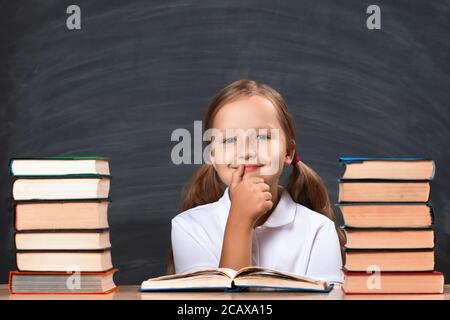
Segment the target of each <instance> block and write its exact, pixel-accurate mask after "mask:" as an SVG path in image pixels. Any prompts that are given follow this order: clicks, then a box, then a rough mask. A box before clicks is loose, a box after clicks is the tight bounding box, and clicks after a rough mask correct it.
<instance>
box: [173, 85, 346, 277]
mask: <svg viewBox="0 0 450 320" xmlns="http://www.w3.org/2000/svg"><path fill="white" fill-rule="evenodd" d="M254 95H258V96H261V97H264V98H266V99H268V100H269V101H271V102H272V104H273V105H274V107H275V109H276V110H277V114H278V120H279V122H280V124H281V126H282V129H283V131H284V133H285V136H286V141H287V143H288V144H290V146H295V141H296V138H295V128H294V121H293V118H292V115H291V114H290V113H289V111H288V107H287V104H286V102H285V101H284V99H283V97H282V96H281V95H280V94H279V93H278V92H277V91H276V90H274V89H272V88H271V87H269V86H268V85H265V84H262V83H259V82H256V81H253V80H245V79H243V80H238V81H235V82H233V83H231V84H230V85H228V86H227V87H225V88H223V89H222V90H220V91H219V92H218V93H217V94H216V95H215V96H214V97H213V99H212V100H211V101H210V103H209V106H208V109H207V111H206V115H205V118H204V122H203V123H204V124H205V128H204V129H205V130H207V129H210V128H211V127H212V124H213V121H214V117H215V115H216V114H217V112H218V111H219V109H220V108H221V107H222V106H224V105H225V104H227V103H229V102H231V101H233V100H236V99H238V98H242V97H251V96H254ZM293 167H294V168H293V170H292V172H291V175H290V176H289V178H288V182H287V184H286V187H285V188H286V190H287V191H288V192H289V194H290V195H291V197H292V199H293V200H294V201H295V202H297V203H300V204H302V205H304V206H305V207H307V208H309V209H311V210H313V211H316V212H319V213H321V214H323V215H324V216H326V217H328V218H329V219H331V220H332V221H333V222H334V223H335V228H336V231H337V234H338V237H339V242H340V245H341V255H342V259H343V260H344V252H343V250H342V247H343V245H344V244H345V235H344V233H343V231H342V230H341V229H340V228H339V227H338V226H337V225H336V218H335V214H334V211H333V208H332V206H331V203H330V198H329V196H328V191H327V188H326V186H325V184H324V182H323V181H322V179H321V178H320V176H319V175H318V174H317V173H316V172H315V171H314V170H313V169H311V168H310V167H309V166H307V165H306V164H305V163H304V162H302V161H298V162H297V163H296V164H295V165H294V166H293ZM225 188H226V186H225V185H224V183H223V182H222V181H221V180H220V178H219V176H218V175H217V173H216V171H215V169H214V167H213V166H212V165H211V164H203V165H202V166H201V167H200V168H199V169H198V171H197V172H195V173H194V175H193V176H192V178H191V180H190V182H189V183H188V185H187V186H185V188H184V190H183V193H182V200H181V211H185V210H188V209H191V208H194V207H196V206H199V205H203V204H207V203H211V202H215V201H217V200H219V198H220V197H221V196H222V195H223V192H224V191H225ZM167 272H168V273H169V274H173V273H175V266H174V261H173V252H172V246H170V249H169V260H168V268H167Z"/></svg>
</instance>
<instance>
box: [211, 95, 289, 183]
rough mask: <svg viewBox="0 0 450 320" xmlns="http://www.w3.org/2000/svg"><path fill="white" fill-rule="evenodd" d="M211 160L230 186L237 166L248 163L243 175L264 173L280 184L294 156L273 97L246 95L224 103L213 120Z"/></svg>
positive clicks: (267, 180) (265, 177) (270, 179)
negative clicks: (284, 171)
mask: <svg viewBox="0 0 450 320" xmlns="http://www.w3.org/2000/svg"><path fill="white" fill-rule="evenodd" d="M212 127H213V131H215V132H216V134H215V133H213V134H212V143H211V163H212V164H213V166H214V168H215V169H216V171H217V173H218V175H219V177H220V179H221V180H222V182H223V183H225V184H226V185H227V186H229V185H230V183H231V176H232V173H233V171H234V170H236V168H237V167H238V166H239V165H240V164H244V165H245V173H244V177H243V178H244V179H245V178H246V177H249V176H261V177H262V178H263V179H264V181H265V182H266V183H268V184H269V185H276V184H278V180H279V178H280V176H281V174H282V172H283V168H284V166H285V165H289V164H290V163H291V161H292V159H293V156H294V150H295V145H292V146H291V147H289V148H288V146H287V142H286V136H285V134H284V132H283V130H282V127H281V125H280V122H279V120H278V116H277V111H276V109H275V107H274V106H273V104H272V103H271V102H270V100H268V99H266V98H264V97H261V96H257V95H254V96H251V97H243V98H240V99H237V100H235V101H232V102H230V103H227V104H225V105H224V106H222V107H221V108H220V110H219V111H218V112H217V114H216V116H215V118H214V121H213V124H212Z"/></svg>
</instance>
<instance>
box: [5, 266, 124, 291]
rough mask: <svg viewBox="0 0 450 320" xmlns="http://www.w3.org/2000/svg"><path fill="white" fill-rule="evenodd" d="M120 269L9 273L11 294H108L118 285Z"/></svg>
mask: <svg viewBox="0 0 450 320" xmlns="http://www.w3.org/2000/svg"><path fill="white" fill-rule="evenodd" d="M116 271H118V270H117V269H111V270H109V271H106V272H80V273H78V274H75V273H67V272H31V271H30V272H28V271H11V272H10V273H9V284H8V288H9V292H10V293H11V294H106V293H110V292H113V291H114V290H116V289H117V288H118V287H117V286H116V285H115V283H114V279H113V275H114V273H115V272H116Z"/></svg>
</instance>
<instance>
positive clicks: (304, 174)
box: [286, 161, 346, 263]
mask: <svg viewBox="0 0 450 320" xmlns="http://www.w3.org/2000/svg"><path fill="white" fill-rule="evenodd" d="M293 167H294V168H293V170H292V173H291V175H290V176H289V178H288V182H287V185H286V190H287V191H288V192H289V194H290V195H291V197H292V199H293V200H294V201H295V202H297V203H300V204H302V205H304V206H305V207H307V208H309V209H311V210H313V211H316V212H318V213H321V214H323V215H324V216H326V217H328V218H329V219H331V220H332V221H333V222H334V225H335V228H336V232H337V234H338V237H339V243H340V245H341V255H342V261H343V262H344V263H345V253H344V250H343V246H344V245H345V242H346V237H345V234H344V232H343V231H342V229H341V228H339V227H338V226H337V224H336V218H335V214H334V211H333V208H332V206H331V202H330V198H329V196H328V191H327V188H326V186H325V183H324V182H323V180H322V178H321V177H320V176H319V175H318V174H317V173H316V172H315V171H314V170H313V169H311V168H310V167H308V166H307V165H306V164H305V163H304V162H302V161H298V162H297V163H296V164H295V165H293Z"/></svg>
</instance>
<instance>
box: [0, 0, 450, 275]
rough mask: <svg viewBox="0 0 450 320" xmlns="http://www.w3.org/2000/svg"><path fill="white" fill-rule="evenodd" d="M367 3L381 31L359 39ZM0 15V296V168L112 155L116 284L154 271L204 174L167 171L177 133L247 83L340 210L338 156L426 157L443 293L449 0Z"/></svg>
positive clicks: (3, 186)
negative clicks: (270, 99) (74, 18)
mask: <svg viewBox="0 0 450 320" xmlns="http://www.w3.org/2000/svg"><path fill="white" fill-rule="evenodd" d="M71 4H76V5H78V6H79V8H80V9H81V25H80V26H81V29H79V30H77V29H74V30H69V29H68V27H67V24H66V22H67V21H66V20H67V18H68V17H69V14H67V12H66V9H67V7H68V6H69V5H71ZM371 4H376V5H378V6H379V7H380V9H381V29H369V28H368V27H367V24H366V21H367V18H368V17H369V14H368V13H367V12H366V10H367V7H368V6H369V5H371ZM0 15H1V16H0V35H1V38H0V41H1V46H0V61H1V64H0V168H1V170H0V283H6V282H7V277H8V271H9V270H13V269H15V268H16V267H15V248H14V241H13V237H14V230H13V214H12V207H11V177H10V176H9V174H8V169H7V164H8V160H9V158H11V157H24V156H52V155H53V156H55V155H59V156H61V155H98V156H105V157H109V158H110V166H111V172H112V175H113V180H112V186H111V199H112V204H111V206H110V211H109V222H110V225H111V242H112V246H113V249H112V257H113V263H114V265H115V266H117V267H118V268H119V269H120V271H119V273H118V274H117V276H116V278H115V279H116V282H117V283H119V284H139V283H140V282H141V281H142V280H144V279H147V278H149V277H152V276H157V275H160V274H163V273H164V272H165V270H166V260H167V254H168V246H169V241H170V221H171V219H172V218H173V217H174V216H175V215H176V214H178V213H179V205H180V203H179V200H180V194H181V190H182V187H183V186H184V185H185V184H186V183H187V181H188V179H189V177H190V176H191V175H192V174H193V173H194V171H195V170H196V169H197V168H198V165H175V164H173V163H172V162H171V158H170V154H171V150H172V148H173V147H174V145H175V144H176V143H175V142H172V141H171V140H170V136H171V133H172V132H173V130H175V129H176V128H186V129H188V130H189V131H191V132H192V131H193V126H194V121H195V120H201V119H202V118H203V115H204V112H205V108H206V106H207V104H208V101H209V100H210V98H211V97H212V96H213V95H214V94H215V93H216V92H217V91H218V90H220V89H221V88H223V87H224V86H225V85H227V84H229V83H231V82H232V81H234V80H238V79H242V78H247V79H254V80H257V81H261V82H263V83H267V84H268V85H270V86H272V87H273V88H275V89H276V90H278V91H279V92H280V93H281V94H282V95H283V96H284V98H285V99H286V101H287V103H288V105H289V109H290V111H291V113H292V114H293V116H294V118H295V124H296V133H297V138H298V141H297V144H298V149H297V150H298V152H299V153H300V155H301V157H302V159H303V160H304V161H305V163H307V164H308V165H310V166H311V167H312V168H314V169H315V170H316V171H317V172H318V173H319V174H320V175H321V177H322V178H323V179H324V181H325V182H326V184H327V187H328V188H329V193H330V197H331V199H332V201H333V202H335V201H336V200H337V191H338V183H337V178H339V177H340V176H341V174H342V167H340V166H339V165H338V158H339V157H341V156H355V157H358V156H361V157H428V158H432V159H434V160H435V161H436V168H437V169H436V177H435V179H434V181H433V182H432V193H431V200H432V203H433V205H434V208H435V215H436V216H435V223H436V225H435V231H436V236H437V239H436V270H439V271H443V272H444V273H445V276H446V279H447V282H448V281H449V280H448V279H449V277H450V237H449V235H450V197H449V186H450V183H449V181H450V166H449V165H448V159H450V151H449V149H450V148H449V144H450V129H449V128H450V106H449V101H450V90H449V88H450V40H449V39H450V18H449V17H450V5H449V2H448V1H446V0H436V1H407V0H403V1H398V0H396V1H393V0H390V1H378V0H377V1H370V2H369V1H360V0H354V1H332V0H326V1H325V0H323V1H290V2H288V1H284V2H282V3H280V2H278V1H261V0H258V1H245V0H239V1H187V0H183V1H165V0H164V1H162V0H159V1H156V0H155V1H144V0H142V1H111V0H108V1H106V0H96V1H92V0H90V1H87V0H76V1H66V0H63V1H61V0H52V1H50V0H49V1H2V2H1V4H0ZM337 214H339V213H337ZM339 220H340V221H341V217H340V216H339Z"/></svg>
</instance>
